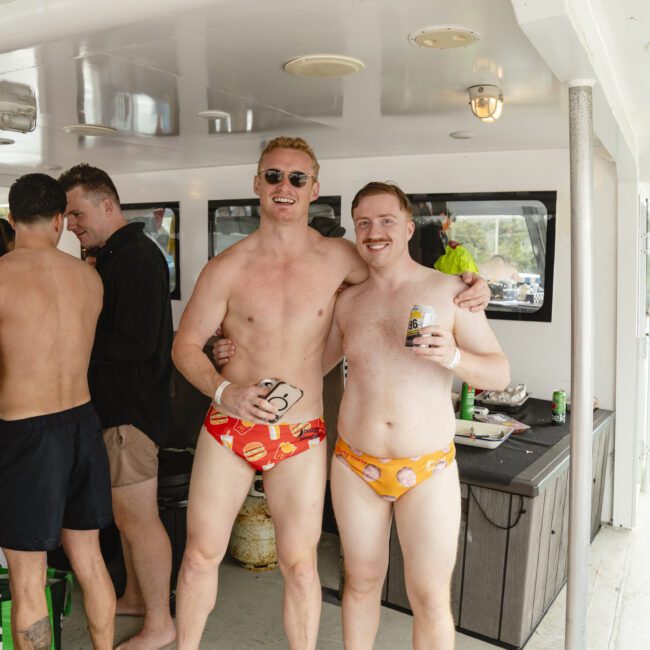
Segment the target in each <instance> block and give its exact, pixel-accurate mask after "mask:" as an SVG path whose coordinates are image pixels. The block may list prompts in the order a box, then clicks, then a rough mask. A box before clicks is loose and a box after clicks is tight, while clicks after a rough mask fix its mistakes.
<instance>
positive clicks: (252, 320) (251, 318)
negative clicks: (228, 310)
mask: <svg viewBox="0 0 650 650" xmlns="http://www.w3.org/2000/svg"><path fill="white" fill-rule="evenodd" d="M246 320H247V321H248V322H249V323H254V322H255V319H254V318H253V317H252V316H249V317H248V318H247V319H246Z"/></svg>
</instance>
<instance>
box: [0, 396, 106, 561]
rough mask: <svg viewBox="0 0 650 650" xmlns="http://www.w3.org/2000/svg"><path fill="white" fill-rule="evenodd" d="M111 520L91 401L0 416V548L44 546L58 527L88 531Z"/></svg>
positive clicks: (53, 541)
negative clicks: (32, 414) (17, 416)
mask: <svg viewBox="0 0 650 650" xmlns="http://www.w3.org/2000/svg"><path fill="white" fill-rule="evenodd" d="M112 519H113V516H112V511H111V479H110V473H109V469H108V455H107V453H106V447H105V445H104V439H103V436H102V427H101V424H100V422H99V418H98V417H97V415H96V414H95V409H94V408H93V405H92V404H91V403H90V402H88V403H87V404H83V405H82V406H76V407H74V408H71V409H68V410H66V411H61V412H60V413H51V414H48V415H39V416H36V417H33V418H27V419H25V420H0V547H2V548H8V549H13V550H17V551H50V550H52V549H55V548H57V547H58V546H59V544H60V543H61V542H60V539H61V528H70V529H73V530H94V529H96V528H104V527H105V526H108V525H109V524H110V523H111V521H112Z"/></svg>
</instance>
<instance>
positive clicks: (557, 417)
mask: <svg viewBox="0 0 650 650" xmlns="http://www.w3.org/2000/svg"><path fill="white" fill-rule="evenodd" d="M551 420H553V424H564V423H565V422H566V391H565V390H554V391H553V401H552V403H551Z"/></svg>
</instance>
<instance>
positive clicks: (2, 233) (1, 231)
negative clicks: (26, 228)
mask: <svg viewBox="0 0 650 650" xmlns="http://www.w3.org/2000/svg"><path fill="white" fill-rule="evenodd" d="M15 239H16V233H15V231H14V229H13V228H12V227H11V224H10V223H9V222H8V221H7V220H6V219H0V255H4V254H5V253H8V252H9V250H10V248H9V244H11V243H13V242H14V240H15Z"/></svg>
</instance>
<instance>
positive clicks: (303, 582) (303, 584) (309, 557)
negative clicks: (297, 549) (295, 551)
mask: <svg viewBox="0 0 650 650" xmlns="http://www.w3.org/2000/svg"><path fill="white" fill-rule="evenodd" d="M278 564H279V565H280V570H281V571H282V575H283V576H284V579H285V580H287V581H289V582H291V583H292V584H293V585H295V586H297V587H299V588H305V589H308V588H309V587H311V586H313V584H314V582H316V581H318V562H317V559H316V552H315V551H314V553H309V554H305V555H300V556H294V557H290V558H278Z"/></svg>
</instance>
